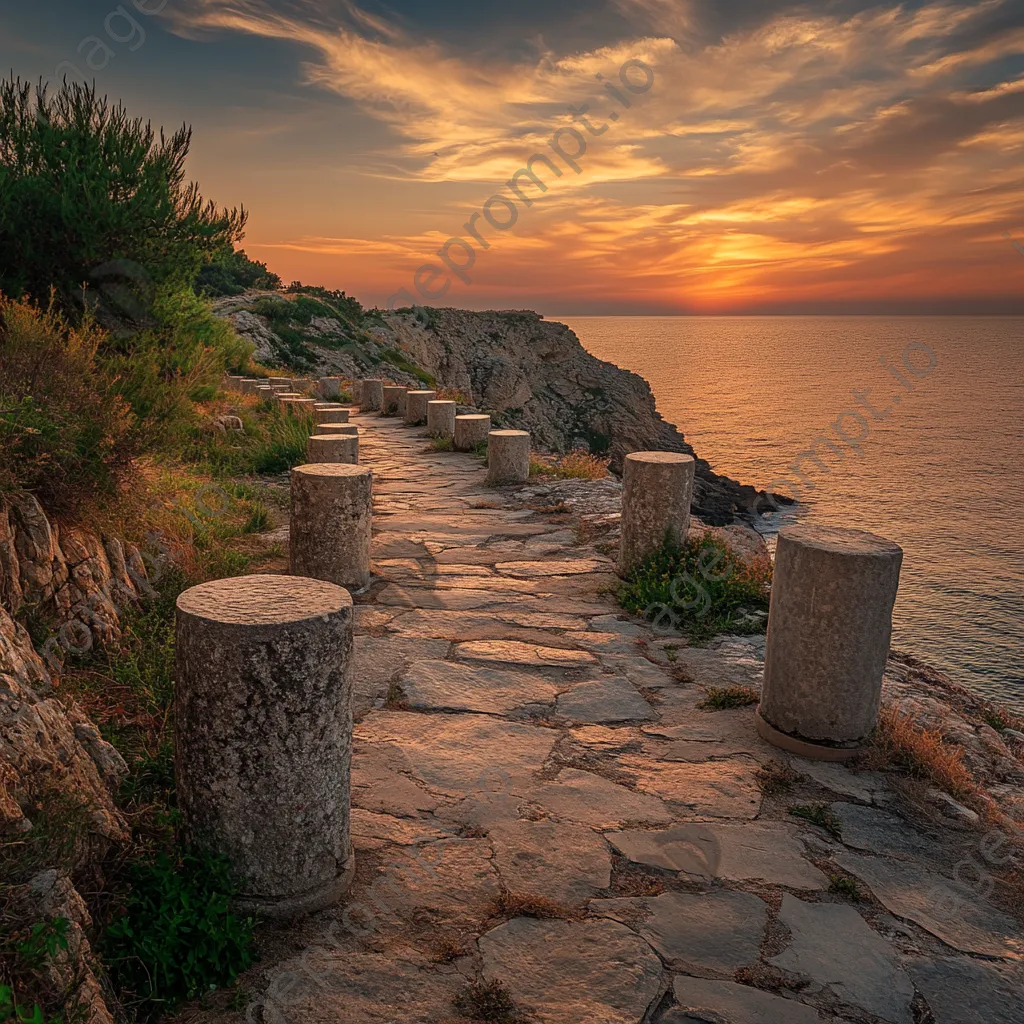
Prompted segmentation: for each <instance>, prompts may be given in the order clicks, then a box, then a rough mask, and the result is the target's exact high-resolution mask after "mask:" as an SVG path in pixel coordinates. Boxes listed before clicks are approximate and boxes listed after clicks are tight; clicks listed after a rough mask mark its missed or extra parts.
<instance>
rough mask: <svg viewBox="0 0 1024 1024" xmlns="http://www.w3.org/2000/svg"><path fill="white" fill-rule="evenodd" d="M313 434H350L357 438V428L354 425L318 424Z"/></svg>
mask: <svg viewBox="0 0 1024 1024" xmlns="http://www.w3.org/2000/svg"><path fill="white" fill-rule="evenodd" d="M313 433H314V434H350V435H351V436H353V437H358V436H359V428H358V427H357V426H356V425H355V424H354V423H318V424H317V425H316V430H314V431H313Z"/></svg>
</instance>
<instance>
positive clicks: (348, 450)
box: [306, 434, 359, 466]
mask: <svg viewBox="0 0 1024 1024" xmlns="http://www.w3.org/2000/svg"><path fill="white" fill-rule="evenodd" d="M306 461H307V462H343V463H347V464H348V465H351V466H355V465H358V463H359V436H358V435H355V434H311V435H310V438H309V440H308V441H307V442H306Z"/></svg>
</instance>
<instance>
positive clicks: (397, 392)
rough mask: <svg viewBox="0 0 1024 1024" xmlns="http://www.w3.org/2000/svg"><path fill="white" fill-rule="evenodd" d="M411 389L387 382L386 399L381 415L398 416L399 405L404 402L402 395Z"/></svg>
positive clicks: (382, 404)
mask: <svg viewBox="0 0 1024 1024" xmlns="http://www.w3.org/2000/svg"><path fill="white" fill-rule="evenodd" d="M408 390H409V389H408V388H406V387H404V386H402V385H398V384H386V385H385V386H384V399H383V402H382V403H381V410H380V414H381V416H397V415H398V406H399V404H400V403H401V402H402V396H403V395H404V394H405V393H406V391H408Z"/></svg>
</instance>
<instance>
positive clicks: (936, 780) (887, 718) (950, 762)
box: [869, 707, 980, 800]
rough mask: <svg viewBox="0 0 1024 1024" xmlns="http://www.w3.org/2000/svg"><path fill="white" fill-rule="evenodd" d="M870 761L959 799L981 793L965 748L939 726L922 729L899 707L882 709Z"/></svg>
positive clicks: (973, 798) (970, 797) (977, 795)
mask: <svg viewBox="0 0 1024 1024" xmlns="http://www.w3.org/2000/svg"><path fill="white" fill-rule="evenodd" d="M869 760H870V762H871V763H872V767H878V768H882V767H895V768H899V769H901V770H903V771H905V772H907V773H908V774H909V775H910V776H912V777H913V778H916V779H921V780H923V781H925V782H930V783H932V784H933V785H935V786H938V787H939V788H940V789H943V790H945V791H946V792H947V793H949V794H950V795H951V796H954V797H956V798H957V799H958V800H977V799H978V797H979V796H980V792H979V789H978V785H977V783H976V782H975V781H974V777H973V776H972V775H971V772H970V769H969V768H968V767H967V765H966V764H965V762H964V752H963V748H962V747H961V746H960V745H959V744H958V743H951V742H949V741H948V740H946V739H945V737H944V736H943V735H942V733H941V732H939V730H938V729H923V728H921V726H919V725H917V724H916V723H915V722H914V720H913V719H912V718H911V717H910V716H909V715H905V714H903V713H902V712H901V711H898V710H897V709H896V708H892V707H884V708H882V711H881V713H880V714H879V716H878V728H877V729H876V730H875V737H874V748H873V750H872V753H871V755H869Z"/></svg>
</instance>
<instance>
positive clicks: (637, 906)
mask: <svg viewBox="0 0 1024 1024" xmlns="http://www.w3.org/2000/svg"><path fill="white" fill-rule="evenodd" d="M590 909H591V911H592V912H593V913H595V914H599V915H600V916H602V917H611V918H613V919H614V920H616V921H621V922H623V923H626V924H630V925H632V926H634V927H636V929H637V931H638V932H639V933H640V935H642V936H643V937H644V938H645V939H646V940H647V941H648V942H649V943H650V944H651V945H652V946H653V947H654V948H655V949H656V950H657V951H658V952H659V953H660V954H661V955H662V956H663V957H664V958H665V959H666V960H668V961H670V962H672V963H674V964H677V965H679V966H682V967H688V968H701V969H704V970H709V971H728V972H729V973H732V972H733V971H735V970H738V969H739V968H740V967H749V966H750V965H751V964H753V963H755V962H756V961H757V958H758V951H759V950H760V948H761V939H762V937H763V935H764V929H765V925H766V924H767V921H768V906H767V904H766V903H764V901H763V900H760V899H758V898H757V897H756V896H751V895H750V894H749V893H745V892H729V891H726V890H722V891H716V892H709V893H701V894H699V895H694V894H692V893H680V892H666V893H662V894H661V895H660V896H654V897H650V898H632V897H631V898H626V899H611V900H593V901H592V902H591V903H590Z"/></svg>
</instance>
